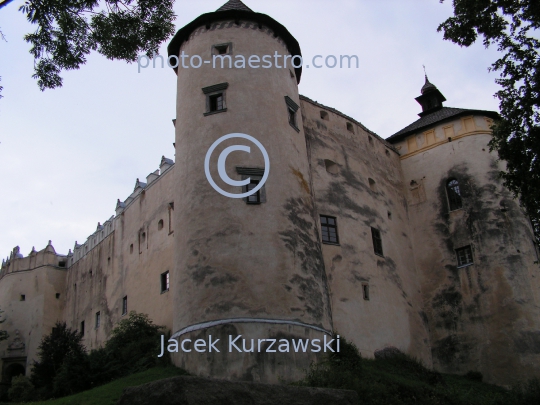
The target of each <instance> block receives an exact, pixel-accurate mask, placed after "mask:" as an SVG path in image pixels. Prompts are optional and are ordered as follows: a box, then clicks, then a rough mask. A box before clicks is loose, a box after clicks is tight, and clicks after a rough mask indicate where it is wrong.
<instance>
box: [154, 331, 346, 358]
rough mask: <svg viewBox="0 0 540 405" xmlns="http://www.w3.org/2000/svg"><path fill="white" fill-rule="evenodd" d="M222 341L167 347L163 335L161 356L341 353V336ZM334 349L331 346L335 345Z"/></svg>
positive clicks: (170, 343)
mask: <svg viewBox="0 0 540 405" xmlns="http://www.w3.org/2000/svg"><path fill="white" fill-rule="evenodd" d="M220 340H221V339H212V335H209V336H208V340H205V339H197V340H195V341H192V340H191V339H183V340H181V341H179V340H176V339H169V340H168V341H167V343H168V344H167V346H165V336H164V335H161V354H160V355H159V356H158V357H162V356H163V354H164V353H165V350H166V351H168V352H169V353H178V352H179V351H182V352H184V353H189V352H191V351H196V352H199V353H206V352H208V353H211V352H216V353H220V352H221V351H222V350H223V351H228V352H229V353H263V352H266V353H276V352H280V353H289V352H294V353H306V352H311V353H319V352H324V353H326V352H331V353H335V352H339V335H337V336H336V338H334V339H329V338H328V337H327V335H324V337H323V339H244V338H243V337H242V335H229V338H228V340H227V341H223V342H220ZM334 341H335V347H334V348H333V347H332V346H331V345H333V344H334Z"/></svg>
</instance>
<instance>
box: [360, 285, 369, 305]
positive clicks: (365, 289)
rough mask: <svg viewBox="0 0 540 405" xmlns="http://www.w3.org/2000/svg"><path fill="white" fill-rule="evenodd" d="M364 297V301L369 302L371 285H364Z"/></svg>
mask: <svg viewBox="0 0 540 405" xmlns="http://www.w3.org/2000/svg"><path fill="white" fill-rule="evenodd" d="M362 297H363V298H364V300H366V301H369V285H368V284H362Z"/></svg>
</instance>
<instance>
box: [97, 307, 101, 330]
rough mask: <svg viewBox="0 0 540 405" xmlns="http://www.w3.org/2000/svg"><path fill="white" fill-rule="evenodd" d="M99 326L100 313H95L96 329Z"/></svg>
mask: <svg viewBox="0 0 540 405" xmlns="http://www.w3.org/2000/svg"><path fill="white" fill-rule="evenodd" d="M99 325H101V312H99V311H98V312H96V329H97V328H99Z"/></svg>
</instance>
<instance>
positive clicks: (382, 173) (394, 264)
mask: <svg viewBox="0 0 540 405" xmlns="http://www.w3.org/2000/svg"><path fill="white" fill-rule="evenodd" d="M321 111H323V115H324V117H325V118H324V119H323V118H321ZM325 113H326V115H325ZM302 114H303V119H304V126H305V132H306V138H307V143H308V150H309V156H310V163H311V178H312V187H313V192H314V194H315V201H316V211H317V213H318V214H320V215H329V216H333V217H336V220H337V227H338V236H339V244H335V245H332V244H328V243H326V244H323V245H322V249H323V254H324V261H325V266H326V268H327V269H328V270H327V271H328V278H329V284H330V291H331V297H332V314H333V325H334V330H335V331H336V332H337V333H340V334H341V335H343V336H344V337H346V338H347V339H349V340H351V341H352V342H354V343H355V344H356V346H357V347H358V348H359V350H360V352H361V353H362V355H363V356H366V357H373V354H374V351H375V350H377V349H381V348H383V347H385V346H389V345H391V346H395V347H398V348H399V349H401V350H402V351H404V352H407V353H409V354H411V355H413V356H415V357H417V358H419V359H421V360H422V361H423V362H424V363H425V364H426V365H431V355H430V351H429V342H428V333H427V328H426V326H427V325H426V324H425V322H424V320H423V319H424V318H425V315H424V313H423V307H422V299H421V296H420V291H419V285H418V283H417V275H416V270H415V263H414V252H413V250H412V246H411V241H410V237H409V225H408V213H407V206H406V201H405V199H404V198H403V180H402V172H401V167H400V159H399V155H398V154H397V153H396V152H395V151H394V149H393V148H392V147H391V145H389V144H387V143H386V142H384V141H382V140H381V139H380V138H378V137H377V136H376V135H375V134H372V133H369V132H368V131H366V130H365V129H364V128H363V127H362V126H360V125H358V123H356V122H355V121H353V120H352V119H350V118H348V117H344V116H343V115H340V114H337V113H335V112H334V111H333V110H331V109H327V108H326V107H324V106H321V105H319V104H317V103H314V102H312V101H311V100H308V99H306V98H304V99H303V102H302ZM347 123H348V124H349V128H347ZM370 181H372V182H374V183H372V184H370ZM318 226H319V227H320V225H318ZM372 227H373V228H376V229H378V230H379V231H380V234H381V238H382V246H383V255H382V256H381V255H377V254H376V253H375V252H374V246H373V241H372V234H371V228H372ZM364 288H367V289H368V291H367V293H368V295H367V296H365V294H366V292H365V291H364Z"/></svg>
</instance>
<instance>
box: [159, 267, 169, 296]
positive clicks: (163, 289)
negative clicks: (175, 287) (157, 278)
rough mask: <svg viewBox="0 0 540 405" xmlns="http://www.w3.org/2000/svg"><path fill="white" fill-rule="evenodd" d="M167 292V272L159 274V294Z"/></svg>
mask: <svg viewBox="0 0 540 405" xmlns="http://www.w3.org/2000/svg"><path fill="white" fill-rule="evenodd" d="M166 291H169V272H168V271H166V272H165V273H162V274H161V292H162V293H163V292H166Z"/></svg>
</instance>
